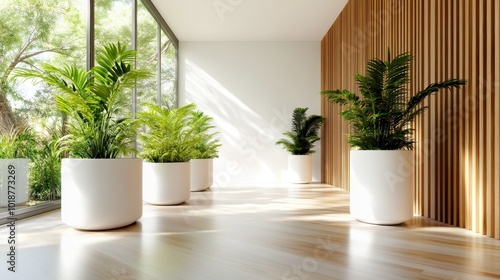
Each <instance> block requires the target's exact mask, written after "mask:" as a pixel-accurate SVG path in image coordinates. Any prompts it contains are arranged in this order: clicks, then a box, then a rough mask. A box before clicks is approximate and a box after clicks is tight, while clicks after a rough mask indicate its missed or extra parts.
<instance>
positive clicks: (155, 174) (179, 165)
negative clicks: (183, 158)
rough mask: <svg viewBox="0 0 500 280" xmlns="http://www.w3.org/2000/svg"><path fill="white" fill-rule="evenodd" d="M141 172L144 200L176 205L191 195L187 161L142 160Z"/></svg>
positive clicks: (151, 202) (158, 203)
mask: <svg viewBox="0 0 500 280" xmlns="http://www.w3.org/2000/svg"><path fill="white" fill-rule="evenodd" d="M143 172H144V173H143V199H144V201H145V202H147V203H150V204H157V205H176V204H181V203H183V202H185V201H187V200H188V199H189V197H190V195H191V190H190V187H191V186H190V175H189V173H190V163H189V162H169V163H151V162H144V165H143Z"/></svg>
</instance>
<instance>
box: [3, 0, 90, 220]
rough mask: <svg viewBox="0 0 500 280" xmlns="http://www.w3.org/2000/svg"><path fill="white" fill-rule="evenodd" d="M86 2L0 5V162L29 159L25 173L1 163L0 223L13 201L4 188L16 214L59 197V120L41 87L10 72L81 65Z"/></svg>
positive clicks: (23, 0)
mask: <svg viewBox="0 0 500 280" xmlns="http://www.w3.org/2000/svg"><path fill="white" fill-rule="evenodd" d="M85 2H86V0H2V1H1V2H0V132H1V135H0V151H1V152H0V158H2V159H10V158H24V159H28V160H29V164H28V165H29V172H28V173H26V174H25V171H24V168H25V167H24V165H25V164H24V163H22V162H21V161H16V162H13V161H11V160H7V163H6V161H5V160H3V161H2V163H0V173H1V174H0V177H2V179H0V180H1V181H0V182H1V183H0V218H3V217H6V215H8V214H9V213H7V212H6V211H7V210H8V209H7V207H6V206H8V204H9V198H11V199H10V200H13V198H14V197H13V196H11V197H9V192H8V191H9V187H10V190H11V191H13V190H15V191H16V196H15V200H16V201H15V203H14V204H13V203H11V206H13V207H10V208H14V209H15V211H17V210H21V209H22V208H26V207H28V206H33V205H38V204H44V203H46V202H49V201H53V200H58V199H59V198H60V154H59V153H57V149H56V148H57V147H56V141H57V140H58V139H59V137H60V136H62V135H64V129H63V127H64V126H63V123H64V118H63V117H62V116H61V115H60V114H59V113H58V111H57V110H56V108H55V105H54V96H53V94H52V92H51V91H50V90H49V89H48V88H47V87H46V86H45V85H44V84H43V83H35V81H34V80H23V79H20V78H16V77H15V76H14V75H13V73H15V71H16V70H17V69H19V68H30V67H32V65H39V64H40V63H49V64H52V65H56V66H57V65H62V63H66V62H69V63H75V64H77V65H79V66H84V65H85V45H86V39H85V36H86V35H85V34H86V32H85V26H86V23H85V21H86V16H85V14H86V11H85V7H86V4H85ZM5 175H9V176H11V177H10V178H9V177H8V176H7V177H5ZM13 175H15V176H13ZM11 179H12V180H11ZM23 181H26V183H25V184H24V183H23ZM11 195H12V194H11ZM14 205H15V207H14Z"/></svg>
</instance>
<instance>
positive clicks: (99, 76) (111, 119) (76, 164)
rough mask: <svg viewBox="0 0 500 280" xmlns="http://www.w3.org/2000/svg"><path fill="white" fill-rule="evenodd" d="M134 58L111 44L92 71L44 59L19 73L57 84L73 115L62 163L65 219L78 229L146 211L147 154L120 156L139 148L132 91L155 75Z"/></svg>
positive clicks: (121, 221)
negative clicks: (131, 111)
mask: <svg viewBox="0 0 500 280" xmlns="http://www.w3.org/2000/svg"><path fill="white" fill-rule="evenodd" d="M134 60H135V51H132V50H128V49H127V48H126V47H125V46H122V45H121V44H120V43H118V44H108V45H106V46H104V47H103V48H102V49H101V50H100V51H99V54H98V56H97V58H96V66H94V67H93V68H92V69H90V70H89V71H86V70H85V69H79V68H78V67H76V66H74V65H65V66H63V67H55V66H52V65H49V64H44V65H41V66H40V70H30V69H26V70H20V71H19V72H18V73H17V74H16V75H18V76H21V77H27V78H35V79H39V80H42V81H44V82H46V83H47V84H49V85H50V86H52V87H53V88H54V89H55V90H56V91H57V95H56V96H55V98H56V105H57V108H58V109H59V110H60V111H61V112H62V113H63V114H64V115H66V116H67V118H68V128H67V132H68V133H67V135H65V136H63V137H62V138H61V139H60V140H59V143H58V144H59V145H60V147H61V152H63V153H65V154H66V155H68V156H69V158H63V160H62V165H61V218H62V220H63V222H65V223H66V224H68V225H70V226H73V227H75V228H79V229H84V230H104V229H111V228H117V227H122V226H126V225H128V224H131V223H133V222H135V221H136V220H137V219H139V218H140V217H141V216H142V159H137V158H120V157H122V156H128V155H130V154H131V153H132V152H134V151H135V149H134V148H133V143H134V141H135V136H136V131H137V125H136V122H135V121H134V120H133V119H132V118H131V116H129V113H128V112H127V107H128V106H127V105H128V104H127V103H128V100H129V99H130V98H129V96H128V95H129V94H130V91H129V90H130V89H131V88H133V87H134V85H135V83H136V81H138V80H141V79H144V78H147V77H149V76H150V74H149V72H147V71H143V70H138V69H133V68H132V66H131V65H132V63H133V62H134Z"/></svg>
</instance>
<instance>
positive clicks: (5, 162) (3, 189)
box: [0, 158, 30, 207]
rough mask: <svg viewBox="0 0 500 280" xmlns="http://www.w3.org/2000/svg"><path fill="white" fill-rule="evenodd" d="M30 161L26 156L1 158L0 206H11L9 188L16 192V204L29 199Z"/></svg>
mask: <svg viewBox="0 0 500 280" xmlns="http://www.w3.org/2000/svg"><path fill="white" fill-rule="evenodd" d="M29 162H30V161H29V159H24V158H14V159H0V172H1V175H0V207H8V206H9V190H10V191H14V192H15V203H14V204H15V205H17V204H22V203H25V202H27V201H28V197H29V194H28V169H29ZM9 166H10V168H9ZM9 181H10V184H9ZM9 186H12V187H13V188H10V189H9ZM15 205H14V206H15Z"/></svg>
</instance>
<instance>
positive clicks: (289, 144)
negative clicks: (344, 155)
mask: <svg viewBox="0 0 500 280" xmlns="http://www.w3.org/2000/svg"><path fill="white" fill-rule="evenodd" d="M307 110H308V108H301V107H297V108H295V109H294V110H293V114H292V129H291V131H286V132H284V133H283V135H284V136H286V137H287V138H282V139H280V140H278V141H277V142H276V144H277V145H281V146H282V147H283V148H284V149H285V150H287V151H288V152H289V153H291V154H292V155H309V154H312V153H314V152H315V151H314V150H313V149H312V148H313V146H314V143H315V142H316V141H319V140H320V137H319V136H318V131H319V128H320V127H321V124H323V122H324V120H325V118H324V117H322V116H319V115H311V116H307Z"/></svg>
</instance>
